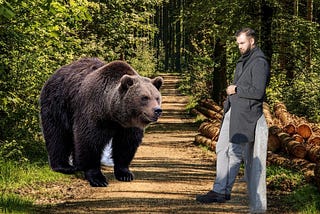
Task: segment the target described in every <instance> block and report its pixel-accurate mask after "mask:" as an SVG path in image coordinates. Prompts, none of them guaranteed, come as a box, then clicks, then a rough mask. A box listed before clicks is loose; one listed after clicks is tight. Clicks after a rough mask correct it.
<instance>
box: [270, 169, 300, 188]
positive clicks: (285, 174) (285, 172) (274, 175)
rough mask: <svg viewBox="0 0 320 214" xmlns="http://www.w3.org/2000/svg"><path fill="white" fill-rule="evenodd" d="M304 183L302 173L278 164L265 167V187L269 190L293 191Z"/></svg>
mask: <svg viewBox="0 0 320 214" xmlns="http://www.w3.org/2000/svg"><path fill="white" fill-rule="evenodd" d="M304 183H305V180H304V176H303V174H302V173H298V172H293V171H291V170H289V169H285V168H282V167H279V166H273V165H271V166H269V167H267V187H268V189H269V190H276V191H293V190H295V189H297V188H298V187H300V186H301V185H302V184H304Z"/></svg>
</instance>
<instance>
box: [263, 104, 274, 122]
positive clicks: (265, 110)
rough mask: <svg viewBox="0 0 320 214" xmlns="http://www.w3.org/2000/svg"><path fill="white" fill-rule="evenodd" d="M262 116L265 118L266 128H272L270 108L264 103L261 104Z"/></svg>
mask: <svg viewBox="0 0 320 214" xmlns="http://www.w3.org/2000/svg"><path fill="white" fill-rule="evenodd" d="M263 114H264V116H265V118H266V121H267V124H268V127H271V126H273V125H274V122H273V116H272V114H271V111H270V107H269V105H268V103H266V102H263Z"/></svg>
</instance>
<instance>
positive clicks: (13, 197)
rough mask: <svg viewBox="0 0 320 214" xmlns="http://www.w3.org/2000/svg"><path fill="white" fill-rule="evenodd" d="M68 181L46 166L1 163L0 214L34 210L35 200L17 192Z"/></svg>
mask: <svg viewBox="0 0 320 214" xmlns="http://www.w3.org/2000/svg"><path fill="white" fill-rule="evenodd" d="M57 180H60V181H63V180H64V181H67V180H68V177H67V176H66V175H63V174H60V173H55V172H53V171H51V169H49V167H48V165H47V164H46V165H44V164H30V163H24V164H18V163H15V162H0V190H1V195H0V212H4V213H21V212H23V211H28V210H29V211H30V210H32V209H33V199H32V198H28V197H23V196H21V195H19V194H17V193H15V192H17V191H16V190H18V189H20V188H23V187H26V186H31V185H32V187H33V188H34V187H35V186H36V185H39V184H41V183H45V182H52V181H57Z"/></svg>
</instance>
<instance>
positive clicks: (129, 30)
mask: <svg viewBox="0 0 320 214" xmlns="http://www.w3.org/2000/svg"><path fill="white" fill-rule="evenodd" d="M160 2H161V1H160V0H159V1H148V0H140V1H139V4H135V3H134V2H132V1H129V0H126V1H118V0H111V1H106V2H92V1H87V0H84V1H83V0H71V1H67V2H66V1H62V0H52V1H44V0H35V1H10V4H9V3H8V1H0V17H1V19H0V50H1V52H0V125H1V130H0V154H1V156H0V159H4V160H15V161H18V162H21V161H22V162H24V161H28V160H29V161H37V160H40V161H43V160H44V159H45V156H46V155H45V146H44V142H43V139H42V136H41V129H40V121H39V102H38V99H39V94H40V91H41V88H42V86H43V84H44V82H45V81H46V80H47V78H48V77H49V76H50V75H51V74H52V73H53V72H54V71H55V70H56V69H57V68H59V67H61V66H62V65H65V64H67V63H70V62H71V61H73V60H76V59H78V58H80V57H84V56H86V57H100V58H101V59H103V60H105V61H107V62H108V61H111V60H115V59H119V58H120V56H124V58H125V59H126V60H128V61H132V62H133V63H134V64H135V65H136V66H137V70H142V72H146V73H148V75H151V73H152V72H154V70H155V64H156V61H155V58H154V55H153V52H152V51H151V49H149V48H147V47H149V44H151V40H150V39H152V38H153V36H152V35H153V33H154V32H155V30H156V29H155V28H154V26H153V24H151V22H150V19H151V18H152V16H153V15H154V13H155V10H154V7H156V6H157V5H158V4H159V3H160ZM3 17H4V18H3ZM142 43H143V44H145V46H139V45H137V44H142Z"/></svg>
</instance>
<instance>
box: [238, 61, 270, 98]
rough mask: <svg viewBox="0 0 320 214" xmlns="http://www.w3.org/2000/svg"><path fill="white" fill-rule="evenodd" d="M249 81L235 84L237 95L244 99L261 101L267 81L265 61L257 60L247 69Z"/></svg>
mask: <svg viewBox="0 0 320 214" xmlns="http://www.w3.org/2000/svg"><path fill="white" fill-rule="evenodd" d="M249 69H250V71H249V75H250V78H248V79H246V80H249V79H250V81H239V82H238V83H237V95H238V96H239V97H241V98H245V99H254V100H262V99H263V98H264V95H265V89H266V87H267V83H268V81H269V72H270V71H269V65H268V63H267V61H266V60H265V59H262V58H258V59H257V60H256V62H255V63H254V64H253V65H252V67H251V68H249Z"/></svg>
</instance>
